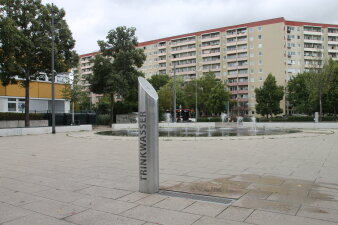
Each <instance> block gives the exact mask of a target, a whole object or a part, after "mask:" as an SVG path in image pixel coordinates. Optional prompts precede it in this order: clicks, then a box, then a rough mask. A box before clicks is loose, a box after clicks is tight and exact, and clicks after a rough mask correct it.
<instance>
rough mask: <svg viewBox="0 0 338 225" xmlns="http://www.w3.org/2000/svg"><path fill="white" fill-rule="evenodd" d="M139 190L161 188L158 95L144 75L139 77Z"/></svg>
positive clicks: (152, 191) (145, 190)
mask: <svg viewBox="0 0 338 225" xmlns="http://www.w3.org/2000/svg"><path fill="white" fill-rule="evenodd" d="M138 85H139V86H138V87H139V88H138V126H139V191H140V192H142V193H148V194H152V193H156V192H158V190H159V153H158V95H157V93H156V91H155V89H154V88H153V86H152V85H151V84H150V83H149V82H148V81H147V80H146V79H144V78H143V77H139V78H138Z"/></svg>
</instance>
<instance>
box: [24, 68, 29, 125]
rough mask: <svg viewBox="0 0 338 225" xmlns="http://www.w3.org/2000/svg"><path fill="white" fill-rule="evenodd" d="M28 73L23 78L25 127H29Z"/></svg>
mask: <svg viewBox="0 0 338 225" xmlns="http://www.w3.org/2000/svg"><path fill="white" fill-rule="evenodd" d="M29 126H30V124H29V74H26V80H25V127H29Z"/></svg>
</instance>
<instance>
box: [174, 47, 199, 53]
mask: <svg viewBox="0 0 338 225" xmlns="http://www.w3.org/2000/svg"><path fill="white" fill-rule="evenodd" d="M195 51H196V47H195V48H186V49H181V50H176V51H174V50H171V54H176V53H183V52H195Z"/></svg>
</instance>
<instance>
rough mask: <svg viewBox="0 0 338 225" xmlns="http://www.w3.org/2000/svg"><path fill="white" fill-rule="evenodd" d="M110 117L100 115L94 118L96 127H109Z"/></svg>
mask: <svg viewBox="0 0 338 225" xmlns="http://www.w3.org/2000/svg"><path fill="white" fill-rule="evenodd" d="M109 122H110V115H109V114H100V115H97V117H96V125H110V124H109Z"/></svg>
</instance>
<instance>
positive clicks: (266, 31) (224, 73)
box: [80, 17, 338, 115]
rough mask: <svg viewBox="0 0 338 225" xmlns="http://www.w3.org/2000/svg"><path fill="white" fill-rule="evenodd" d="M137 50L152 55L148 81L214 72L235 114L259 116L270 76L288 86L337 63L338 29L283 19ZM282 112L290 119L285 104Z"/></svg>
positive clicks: (178, 38)
mask: <svg viewBox="0 0 338 225" xmlns="http://www.w3.org/2000/svg"><path fill="white" fill-rule="evenodd" d="M138 48H143V49H144V52H145V54H146V56H147V60H146V61H145V63H144V65H143V66H142V68H141V71H143V72H144V73H145V75H146V78H149V77H151V76H152V75H154V74H169V75H170V76H173V74H174V73H173V71H174V68H175V74H176V76H181V77H182V78H183V79H184V80H185V81H190V80H193V79H196V78H200V77H202V76H203V75H204V74H205V73H207V72H210V71H211V72H214V73H215V75H216V77H217V78H218V79H220V80H222V81H224V82H225V83H226V84H227V86H228V88H229V91H230V93H231V98H232V99H234V100H236V101H237V102H238V104H237V107H236V108H235V109H234V110H238V111H239V112H240V113H241V114H243V115H256V111H255V104H256V101H255V92H254V90H255V88H258V87H261V86H262V85H263V82H264V80H265V78H266V77H267V75H268V74H269V73H272V74H273V75H274V76H275V77H276V80H277V83H278V84H279V85H283V86H285V85H286V83H287V82H288V80H289V79H290V78H291V77H292V76H296V75H297V74H298V73H301V72H304V71H307V70H309V69H312V68H320V67H322V66H323V63H324V61H325V60H327V59H328V58H329V57H331V58H333V59H335V60H337V59H338V25H331V24H320V23H307V22H296V21H288V20H285V19H284V18H283V17H281V18H275V19H269V20H263V21H257V22H250V23H245V24H240V25H234V26H228V27H222V28H217V29H210V30H204V31H199V32H195V33H189V34H183V35H178V36H173V37H167V38H161V39H157V40H152V41H147V42H142V43H140V44H139V46H138ZM95 54H97V52H96V53H90V54H86V55H84V56H81V57H80V58H81V59H80V60H83V58H84V57H89V56H92V55H95ZM85 62H86V61H85V60H84V61H83V63H85ZM86 65H88V64H86ZM81 69H86V67H83V68H82V67H81ZM85 72H89V70H88V68H87V71H85ZM281 108H282V109H283V111H284V114H288V112H289V110H290V109H289V107H288V105H287V104H286V103H285V100H283V101H282V103H281Z"/></svg>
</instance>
